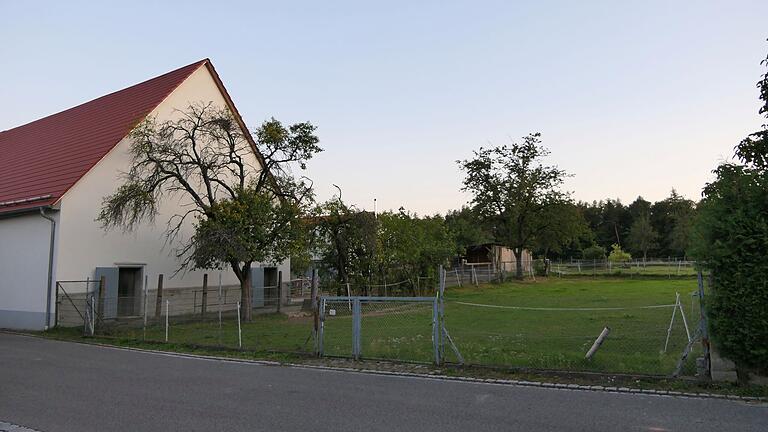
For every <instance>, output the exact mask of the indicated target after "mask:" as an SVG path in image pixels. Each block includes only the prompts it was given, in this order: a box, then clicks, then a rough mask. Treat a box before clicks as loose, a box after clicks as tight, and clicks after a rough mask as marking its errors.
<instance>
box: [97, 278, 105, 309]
mask: <svg viewBox="0 0 768 432" xmlns="http://www.w3.org/2000/svg"><path fill="white" fill-rule="evenodd" d="M106 290H107V278H106V277H104V276H102V277H101V278H99V303H98V306H97V308H96V311H97V312H101V310H102V308H104V301H105V300H104V295H105V294H104V291H106Z"/></svg>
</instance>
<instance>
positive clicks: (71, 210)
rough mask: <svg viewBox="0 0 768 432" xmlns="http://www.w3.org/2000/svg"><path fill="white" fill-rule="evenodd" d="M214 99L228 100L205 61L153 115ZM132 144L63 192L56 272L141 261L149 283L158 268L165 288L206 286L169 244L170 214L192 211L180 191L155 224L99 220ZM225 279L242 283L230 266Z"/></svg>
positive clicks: (76, 273) (64, 275) (80, 273)
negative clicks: (129, 226)
mask: <svg viewBox="0 0 768 432" xmlns="http://www.w3.org/2000/svg"><path fill="white" fill-rule="evenodd" d="M209 101H213V102H214V103H215V104H217V105H219V106H221V107H224V106H226V102H225V100H224V98H223V96H222V95H221V93H220V92H219V90H218V87H217V86H216V84H215V82H214V80H213V78H212V76H211V75H210V73H209V72H208V70H207V68H206V67H205V66H202V67H200V68H199V69H198V70H197V71H196V72H194V73H193V74H192V75H191V76H190V77H189V78H187V80H186V81H184V82H183V83H182V84H181V85H180V86H179V87H178V88H177V89H176V90H175V91H174V92H173V93H171V94H170V95H169V96H168V97H167V98H166V100H165V101H163V102H162V103H161V104H160V105H159V106H158V107H157V108H156V109H155V110H154V111H153V112H152V114H151V115H153V116H156V118H157V120H158V121H159V122H162V121H165V120H168V119H172V118H174V117H176V116H178V115H179V114H180V113H179V112H178V111H176V110H184V109H186V107H187V106H188V105H189V104H191V103H200V102H202V103H207V102H209ZM129 147H130V142H129V139H128V138H125V139H123V140H122V141H121V142H120V143H119V144H118V145H117V146H116V147H115V148H114V149H113V150H112V151H111V152H110V153H109V154H108V155H107V156H106V157H104V159H102V160H101V161H100V162H99V163H98V164H97V165H96V166H95V167H94V168H93V169H92V170H91V171H90V172H88V173H87V174H86V175H85V176H84V177H83V178H82V179H81V180H80V181H79V182H78V183H77V184H76V185H75V186H74V187H73V188H72V189H70V190H69V191H68V192H67V193H66V194H65V196H64V197H63V198H62V200H61V202H60V205H61V223H60V249H59V250H60V251H61V253H60V255H59V258H58V263H57V275H56V278H57V279H58V280H67V279H73V280H82V279H84V278H86V277H91V278H93V277H94V276H95V275H94V271H95V269H96V267H114V266H120V265H141V266H143V267H144V274H145V275H147V276H148V281H149V286H148V288H149V289H155V288H156V285H157V275H158V274H163V275H164V278H165V279H164V287H165V288H183V287H198V286H200V285H201V284H202V278H203V276H202V274H203V273H204V272H202V271H190V272H187V273H186V274H182V273H179V274H177V275H176V276H173V277H172V274H173V273H174V272H175V271H176V270H177V269H178V267H179V262H178V261H177V259H176V258H175V256H174V255H173V245H166V244H165V238H164V232H165V229H166V223H167V221H168V219H169V218H170V217H171V216H172V215H174V214H179V213H180V212H181V213H183V212H184V211H186V210H184V209H183V208H182V204H183V203H184V202H186V201H183V200H180V199H179V197H176V198H171V199H166V200H165V201H164V202H163V203H162V204H161V206H160V214H159V215H158V216H157V218H156V220H155V222H154V224H149V223H147V224H143V225H142V226H140V227H139V228H138V229H137V230H136V231H135V232H131V233H123V232H122V231H120V230H116V231H110V232H104V231H103V230H102V229H101V227H100V225H99V223H98V222H96V221H95V219H96V217H97V216H98V213H99V210H100V208H101V202H102V198H103V197H105V196H107V195H109V194H111V193H113V192H114V191H115V189H116V188H117V187H118V186H119V185H120V184H122V183H123V179H122V178H121V177H120V174H121V172H124V171H127V170H128V167H129V165H130V155H129V153H128V150H129ZM251 163H252V164H253V166H256V167H258V166H259V164H258V162H257V159H256V157H255V155H254V156H253V159H252V161H251ZM182 198H183V197H182ZM187 222H188V223H187V224H186V225H185V227H184V228H183V229H182V231H181V233H180V238H189V236H190V235H191V234H192V232H193V229H192V219H191V218H190V219H188V221H187ZM256 266H258V264H256ZM288 268H289V267H288V263H283V264H282V265H281V266H280V267H279V270H281V271H282V272H283V277H284V278H285V279H287V278H288V277H289V276H288ZM210 273H211V279H210V280H211V282H213V281H214V280H215V281H216V283H218V274H217V273H218V272H210ZM214 274H215V276H214ZM222 283H223V284H224V285H236V284H238V281H237V278H236V277H235V275H234V273H232V271H231V270H230V269H227V268H225V269H224V272H223V274H222ZM80 287H81V288H82V287H83V286H82V285H81V286H80Z"/></svg>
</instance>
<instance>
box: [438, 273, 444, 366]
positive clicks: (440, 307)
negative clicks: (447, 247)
mask: <svg viewBox="0 0 768 432" xmlns="http://www.w3.org/2000/svg"><path fill="white" fill-rule="evenodd" d="M439 271H440V275H439V278H438V284H439V285H438V299H439V304H438V317H437V324H438V327H439V329H438V334H439V335H440V337H439V345H438V346H439V348H440V358H441V359H442V358H444V357H445V340H444V338H443V328H445V268H443V266H442V264H441V265H440V268H439Z"/></svg>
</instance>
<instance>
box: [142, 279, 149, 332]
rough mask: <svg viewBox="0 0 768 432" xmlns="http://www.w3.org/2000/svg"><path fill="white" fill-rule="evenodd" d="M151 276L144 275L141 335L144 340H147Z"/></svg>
mask: <svg viewBox="0 0 768 432" xmlns="http://www.w3.org/2000/svg"><path fill="white" fill-rule="evenodd" d="M148 282H149V275H144V311H143V312H144V327H143V330H142V333H141V336H142V340H147V301H148V297H149V294H148V285H149V283H148Z"/></svg>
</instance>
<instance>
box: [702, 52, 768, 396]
mask: <svg viewBox="0 0 768 432" xmlns="http://www.w3.org/2000/svg"><path fill="white" fill-rule="evenodd" d="M762 64H763V65H765V66H768V58H766V59H765V60H764V61H763V62H762ZM758 89H759V90H760V98H761V100H762V101H763V103H764V105H763V106H762V107H761V108H760V113H761V114H763V115H765V116H766V117H768V71H766V73H765V75H763V77H762V79H761V80H760V82H759V83H758ZM735 156H736V161H734V162H726V163H723V164H721V165H720V166H718V167H717V168H716V169H715V170H714V174H715V177H716V178H715V180H714V181H713V182H712V183H709V184H707V185H706V186H705V187H704V191H703V193H702V195H703V199H702V201H701V203H700V204H699V207H698V216H697V219H696V222H695V237H694V239H695V240H694V248H693V254H694V256H695V257H696V258H697V260H700V262H702V263H703V265H704V266H705V267H706V268H707V269H709V270H710V271H711V274H712V281H713V288H712V292H711V293H710V295H709V297H708V301H707V303H706V305H707V312H708V316H709V318H710V325H711V334H712V337H713V340H714V341H715V342H716V343H717V345H718V348H719V350H720V352H721V353H722V354H723V355H724V356H725V357H727V358H730V359H731V360H733V361H734V362H735V363H736V366H737V373H738V375H739V380H740V381H741V382H742V383H743V382H745V381H746V378H747V376H748V375H747V374H745V371H746V369H747V368H750V367H751V368H758V369H762V371H763V372H766V371H767V366H766V365H768V276H767V275H768V260H766V256H768V125H763V128H762V130H760V131H758V132H755V133H753V134H751V135H749V136H748V137H747V138H745V139H744V140H742V141H741V142H740V143H739V144H738V146H736V149H735Z"/></svg>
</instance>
